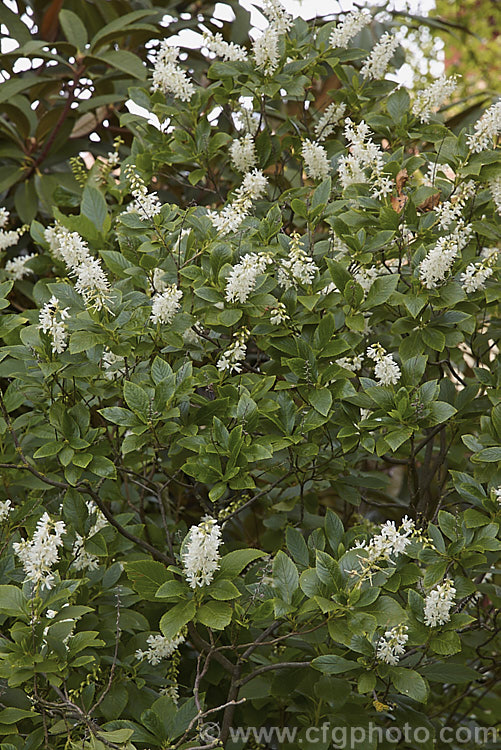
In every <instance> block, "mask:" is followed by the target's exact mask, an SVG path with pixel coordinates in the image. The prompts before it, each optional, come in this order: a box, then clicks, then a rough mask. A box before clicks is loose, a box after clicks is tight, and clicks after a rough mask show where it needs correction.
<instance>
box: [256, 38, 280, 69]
mask: <svg viewBox="0 0 501 750" xmlns="http://www.w3.org/2000/svg"><path fill="white" fill-rule="evenodd" d="M278 42H279V33H278V31H277V29H276V28H275V27H274V26H268V28H267V29H265V30H264V31H263V32H262V34H261V35H260V36H258V38H257V39H255V40H254V41H253V42H252V51H253V54H254V60H255V62H256V67H257V68H258V70H262V71H263V73H264V74H265V75H266V76H271V75H273V73H274V72H275V71H276V70H277V68H278V63H279V62H280V54H279V51H278Z"/></svg>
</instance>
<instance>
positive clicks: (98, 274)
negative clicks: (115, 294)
mask: <svg viewBox="0 0 501 750" xmlns="http://www.w3.org/2000/svg"><path fill="white" fill-rule="evenodd" d="M72 275H73V276H75V278H76V281H75V290H76V291H77V292H78V293H79V294H81V295H82V297H83V298H84V301H85V303H86V304H87V305H90V306H92V307H95V309H96V310H101V309H102V308H103V307H104V306H105V304H106V300H107V299H108V298H109V293H110V282H109V281H108V279H107V277H106V274H105V273H104V271H103V269H102V268H101V261H100V260H99V259H98V258H91V257H88V258H86V259H85V260H84V261H82V262H81V263H80V264H79V265H78V266H75V267H74V268H73V269H72Z"/></svg>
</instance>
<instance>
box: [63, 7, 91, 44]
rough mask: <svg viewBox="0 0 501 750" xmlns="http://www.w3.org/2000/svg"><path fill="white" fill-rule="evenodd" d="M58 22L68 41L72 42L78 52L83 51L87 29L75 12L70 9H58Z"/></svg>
mask: <svg viewBox="0 0 501 750" xmlns="http://www.w3.org/2000/svg"><path fill="white" fill-rule="evenodd" d="M59 22H60V24H61V26H62V27H63V31H64V35H65V37H66V39H67V40H68V41H69V43H70V44H73V45H74V46H75V47H76V48H77V50H78V51H79V52H83V50H85V45H86V44H87V42H88V41H89V38H88V36H87V30H86V28H85V26H84V24H83V23H82V21H81V20H80V18H79V17H78V16H77V14H76V13H73V12H72V11H71V10H60V11H59Z"/></svg>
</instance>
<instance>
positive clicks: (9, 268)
mask: <svg viewBox="0 0 501 750" xmlns="http://www.w3.org/2000/svg"><path fill="white" fill-rule="evenodd" d="M35 257H36V253H30V254H29V255H18V256H17V258H12V259H11V260H8V261H7V263H6V264H5V272H6V274H7V276H8V277H9V278H10V279H12V280H13V281H21V280H22V279H24V277H25V276H29V275H30V274H32V273H33V271H32V270H31V269H30V268H26V263H28V261H30V260H31V259H32V258H35Z"/></svg>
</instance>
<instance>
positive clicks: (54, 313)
mask: <svg viewBox="0 0 501 750" xmlns="http://www.w3.org/2000/svg"><path fill="white" fill-rule="evenodd" d="M68 310H69V308H68V307H64V308H62V307H60V306H59V300H58V299H57V297H55V296H54V295H53V296H52V297H51V298H50V300H49V301H48V302H46V303H45V305H44V306H43V307H42V309H41V310H40V314H39V316H38V320H39V323H38V328H40V329H41V330H42V331H43V332H44V333H47V334H48V335H49V336H50V338H51V339H52V341H51V348H52V351H53V352H54V353H57V354H61V353H62V352H64V350H65V349H66V346H67V338H68V329H67V327H66V324H65V322H64V321H65V320H67V319H68V318H69V317H70V315H69V313H68Z"/></svg>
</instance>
